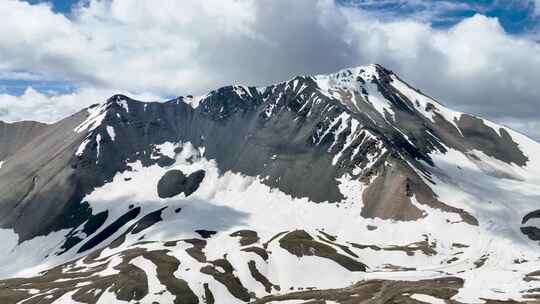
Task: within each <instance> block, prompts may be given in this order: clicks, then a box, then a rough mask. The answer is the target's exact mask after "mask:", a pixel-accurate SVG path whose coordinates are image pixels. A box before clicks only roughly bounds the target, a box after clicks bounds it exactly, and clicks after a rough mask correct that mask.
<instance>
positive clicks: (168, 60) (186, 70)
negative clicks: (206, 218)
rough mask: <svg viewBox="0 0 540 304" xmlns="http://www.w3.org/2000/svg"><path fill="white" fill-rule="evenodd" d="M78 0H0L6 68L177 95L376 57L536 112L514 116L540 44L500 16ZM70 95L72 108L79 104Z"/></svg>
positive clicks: (526, 95) (318, 4)
mask: <svg viewBox="0 0 540 304" xmlns="http://www.w3.org/2000/svg"><path fill="white" fill-rule="evenodd" d="M417 2H419V3H421V2H422V3H423V1H417ZM83 3H85V5H81V6H79V7H78V8H76V9H75V10H74V11H73V12H72V13H71V14H70V16H69V17H66V16H64V15H62V14H56V13H54V12H53V11H52V10H51V8H50V6H47V5H45V4H41V5H29V4H27V3H24V2H20V1H15V0H7V1H1V2H0V17H1V19H2V22H3V23H2V27H0V71H6V72H5V73H4V74H9V72H13V71H18V72H19V73H21V71H26V72H28V73H30V74H29V75H37V76H35V77H46V78H52V79H53V80H68V81H72V82H75V83H77V84H78V85H79V86H80V87H82V88H88V89H84V90H91V89H89V88H91V87H94V88H99V89H96V90H99V91H100V92H105V91H107V92H108V91H111V90H116V89H123V90H128V91H131V92H152V93H154V94H156V95H161V96H165V95H166V96H170V95H182V94H190V93H193V94H201V93H204V92H205V91H208V90H210V89H213V88H216V87H219V86H222V85H226V84H231V83H243V84H249V85H264V84H268V83H272V82H277V81H282V80H285V79H287V78H290V77H293V76H294V75H298V74H319V73H328V72H332V71H335V70H337V69H339V68H343V67H347V66H356V65H361V64H367V63H372V62H377V63H381V64H383V65H385V66H386V67H388V68H390V69H392V70H394V71H395V72H396V73H397V74H399V75H400V76H401V77H402V78H404V79H405V80H408V81H409V82H410V83H411V84H412V85H414V86H416V87H418V88H420V89H422V90H423V91H424V92H427V93H429V94H431V95H433V96H434V97H436V98H439V99H441V101H442V102H443V103H445V104H447V105H448V106H450V107H452V108H456V109H458V110H462V111H466V112H470V113H473V114H478V115H483V116H487V117H489V118H493V119H495V120H498V121H502V122H507V123H510V122H512V121H513V122H515V121H526V122H531V123H529V124H527V123H524V124H521V125H520V126H519V128H520V129H521V130H525V131H527V132H529V134H533V133H532V130H530V128H531V127H532V126H535V124H533V122H537V121H538V117H537V114H535V111H536V108H537V107H538V105H539V103H540V89H539V87H538V86H537V81H538V79H540V46H539V44H538V43H536V42H534V41H532V40H529V39H527V38H525V37H516V36H513V35H510V34H508V33H506V32H505V31H504V29H503V28H502V27H501V25H500V23H499V22H498V20H497V19H495V18H488V17H486V16H483V15H475V16H473V17H470V18H466V19H464V20H463V21H461V22H459V23H457V24H456V25H454V26H452V27H450V28H448V29H435V28H433V27H432V26H431V25H430V23H429V22H427V21H424V20H422V19H420V20H419V19H418V18H410V19H395V18H393V19H390V18H379V17H377V16H374V15H373V14H371V13H369V12H367V11H365V10H363V9H362V8H361V7H360V8H359V7H358V6H355V5H349V6H342V5H338V4H337V3H336V2H334V1H333V0H318V1H312V0H295V1H285V0H208V1H198V0H185V1H175V0H156V1H129V0H89V1H84V2H83ZM441 3H447V1H443V2H441ZM448 3H450V2H448ZM445 5H446V4H445ZM538 7H540V5H539V6H537V8H538ZM438 9H439V10H440V9H448V8H438ZM13 75H15V74H13ZM19 76H20V77H22V76H24V74H20V75H19ZM84 90H83V89H81V90H79V92H77V93H83V92H84ZM35 93H36V94H39V93H37V92H35ZM25 95H26V93H25ZM23 96H24V95H23ZM98 97H99V98H103V96H95V98H98ZM65 98H67V97H65ZM31 99H32V98H26V99H24V100H23V99H20V100H19V102H18V103H19V104H21V103H28V104H31V103H32V101H31ZM49 100H52V97H49ZM66 100H67V99H66ZM72 100H73V103H74V104H75V106H74V108H79V107H80V106H81V105H82V102H80V101H79V99H78V98H72ZM94 102H95V101H94ZM68 103H69V101H66V103H65V104H68ZM13 104H14V103H12V105H13ZM59 104H60V103H59ZM0 107H2V108H6V107H5V106H4V105H3V104H2V100H1V99H0ZM12 107H13V106H12ZM10 112H12V113H15V112H16V110H11V111H10ZM12 115H13V114H12ZM21 117H22V116H21ZM0 119H2V118H1V117H0Z"/></svg>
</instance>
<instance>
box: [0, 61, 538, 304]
mask: <svg viewBox="0 0 540 304" xmlns="http://www.w3.org/2000/svg"><path fill="white" fill-rule="evenodd" d="M455 89H456V90H459V87H456V88H455ZM509 102H512V101H509ZM0 228H1V229H0V240H1V242H0V265H1V266H0V303H25V304H32V303H55V304H58V303H89V304H90V303H92V304H93V303H141V304H144V303H149V304H152V303H208V304H211V303H216V304H219V303H225V304H229V303H288V304H291V303H306V304H308V303H310V304H322V303H327V304H330V303H340V304H346V303H347V304H349V303H351V304H352V303H518V302H519V303H525V302H530V303H533V302H534V301H535V299H540V253H539V249H540V247H539V246H540V244H539V241H540V143H537V142H535V141H534V140H532V139H529V138H527V137H526V136H524V135H522V134H520V133H518V132H516V131H513V130H512V129H510V128H508V127H505V126H502V125H498V124H496V123H494V122H491V121H489V120H486V119H483V118H480V117H476V116H474V115H469V114H465V113H460V112H457V111H453V110H450V109H448V108H447V107H445V106H444V105H443V104H441V103H440V102H438V101H436V100H434V99H433V98H431V97H429V96H428V95H426V94H424V93H423V92H422V91H420V90H418V89H416V88H414V87H412V86H411V85H409V84H408V83H407V82H405V81H404V80H402V79H401V78H400V77H399V76H397V75H396V74H395V73H394V72H392V71H390V70H388V69H386V68H384V67H382V66H380V65H376V64H374V65H368V66H361V67H355V68H347V69H343V70H340V71H338V72H336V73H333V74H329V75H316V76H298V77H294V78H293V79H290V80H288V81H285V82H281V83H277V84H274V85H269V86H266V87H249V86H242V85H233V86H227V87H222V88H219V89H216V90H213V91H211V92H209V93H208V94H206V95H204V96H191V95H187V96H180V97H177V98H174V99H172V100H169V101H166V102H141V101H137V100H133V99H131V98H129V97H127V96H124V95H115V96H112V97H110V98H109V99H108V100H106V101H104V102H102V103H98V104H95V105H93V106H90V107H88V108H86V109H83V110H81V111H80V112H78V113H75V114H73V115H72V116H70V117H66V118H64V119H62V120H60V121H58V122H56V123H52V124H43V123H40V122H32V121H21V122H15V123H3V122H0Z"/></svg>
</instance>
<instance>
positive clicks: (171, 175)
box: [157, 170, 205, 198]
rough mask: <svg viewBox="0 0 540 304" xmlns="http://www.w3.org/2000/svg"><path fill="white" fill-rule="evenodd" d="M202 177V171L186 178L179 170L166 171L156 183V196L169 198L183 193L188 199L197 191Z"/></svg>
mask: <svg viewBox="0 0 540 304" xmlns="http://www.w3.org/2000/svg"><path fill="white" fill-rule="evenodd" d="M204 175H205V173H204V171H203V170H199V171H196V172H193V173H192V174H190V175H189V176H187V177H186V176H185V175H184V173H183V172H182V171H180V170H170V171H167V172H166V173H165V174H164V175H163V176H162V177H161V179H160V180H159V182H158V185H157V192H158V196H159V197H161V198H169V197H173V196H176V195H178V194H180V193H184V194H185V195H186V197H188V196H190V195H191V194H192V193H193V192H195V191H197V189H198V188H199V185H200V184H201V182H202V181H203V179H204Z"/></svg>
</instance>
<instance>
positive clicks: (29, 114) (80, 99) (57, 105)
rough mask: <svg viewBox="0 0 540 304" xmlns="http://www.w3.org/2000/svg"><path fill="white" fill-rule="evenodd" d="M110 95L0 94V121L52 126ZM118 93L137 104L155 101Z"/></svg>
mask: <svg viewBox="0 0 540 304" xmlns="http://www.w3.org/2000/svg"><path fill="white" fill-rule="evenodd" d="M113 93H117V92H113V91H112V90H109V89H95V88H83V89H80V90H77V91H75V92H73V93H66V94H56V95H51V94H45V93H42V92H39V91H36V90H35V89H33V88H32V87H29V88H27V89H26V90H25V91H24V93H23V94H22V95H20V96H13V95H9V94H0V120H2V121H5V122H14V121H20V120H37V121H41V122H46V123H52V122H55V121H57V120H58V119H61V118H64V117H66V116H69V115H71V114H73V113H75V112H78V111H80V110H82V108H83V107H87V106H89V105H92V104H95V103H99V102H103V101H105V100H106V99H107V98H108V97H110V96H111V95H113ZM120 93H124V94H128V95H130V96H132V97H133V98H136V99H138V100H145V101H155V100H158V98H157V97H156V96H153V95H151V94H129V93H128V92H120Z"/></svg>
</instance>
